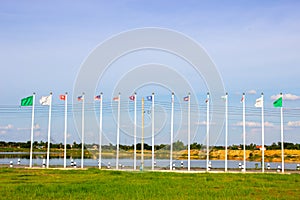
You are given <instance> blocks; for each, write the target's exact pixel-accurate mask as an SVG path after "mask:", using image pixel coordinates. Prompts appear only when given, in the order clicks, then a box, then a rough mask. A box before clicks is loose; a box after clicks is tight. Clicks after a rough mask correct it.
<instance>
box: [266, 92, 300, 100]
mask: <svg viewBox="0 0 300 200" xmlns="http://www.w3.org/2000/svg"><path fill="white" fill-rule="evenodd" d="M279 97H280V94H277V95H272V96H271V99H272V100H276V99H278V98H279ZM283 99H284V100H290V101H295V100H299V99H300V96H297V95H294V94H290V93H289V94H283Z"/></svg>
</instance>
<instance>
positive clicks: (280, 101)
mask: <svg viewBox="0 0 300 200" xmlns="http://www.w3.org/2000/svg"><path fill="white" fill-rule="evenodd" d="M273 106H274V107H282V97H279V98H278V99H277V100H276V101H274V103H273Z"/></svg>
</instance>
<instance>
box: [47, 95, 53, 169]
mask: <svg viewBox="0 0 300 200" xmlns="http://www.w3.org/2000/svg"><path fill="white" fill-rule="evenodd" d="M49 98H50V105H49V119H48V148H47V168H49V161H50V133H51V110H52V92H50V96H49Z"/></svg>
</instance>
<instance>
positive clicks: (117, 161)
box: [116, 93, 121, 169]
mask: <svg viewBox="0 0 300 200" xmlns="http://www.w3.org/2000/svg"><path fill="white" fill-rule="evenodd" d="M120 105H121V94H120V93H119V96H118V122H117V123H118V125H117V157H116V169H119V148H120Z"/></svg>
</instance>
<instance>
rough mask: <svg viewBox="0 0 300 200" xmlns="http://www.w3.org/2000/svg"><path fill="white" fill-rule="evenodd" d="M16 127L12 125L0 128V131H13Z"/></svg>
mask: <svg viewBox="0 0 300 200" xmlns="http://www.w3.org/2000/svg"><path fill="white" fill-rule="evenodd" d="M13 128H14V126H13V125H11V124H7V125H6V126H0V130H11V129H13Z"/></svg>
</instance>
